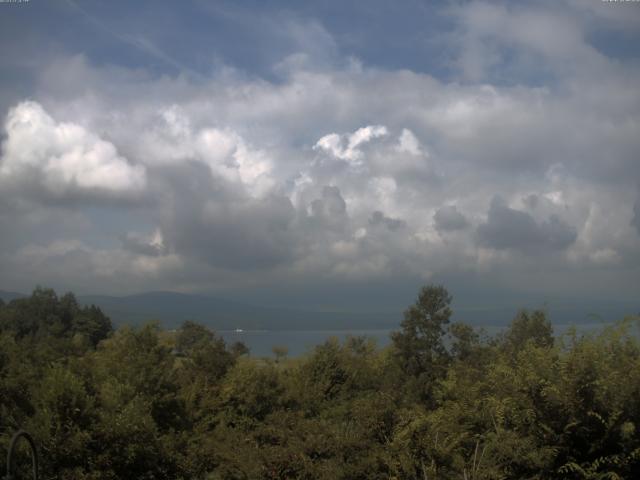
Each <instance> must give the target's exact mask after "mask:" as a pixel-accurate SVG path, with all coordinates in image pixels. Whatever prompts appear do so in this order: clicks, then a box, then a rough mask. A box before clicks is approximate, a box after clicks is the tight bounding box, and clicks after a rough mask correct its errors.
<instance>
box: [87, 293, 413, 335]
mask: <svg viewBox="0 0 640 480" xmlns="http://www.w3.org/2000/svg"><path fill="white" fill-rule="evenodd" d="M78 301H79V302H80V303H82V304H85V305H86V304H95V305H97V306H99V307H100V308H101V309H102V310H103V311H104V312H105V313H106V314H107V315H109V316H110V317H111V319H112V320H113V322H114V323H115V324H116V325H120V324H140V323H144V322H146V321H149V320H158V321H160V323H161V324H162V325H163V326H164V327H166V328H175V327H178V326H179V325H180V324H182V322H184V321H185V320H193V321H197V322H200V323H203V324H205V325H207V326H209V327H212V328H214V329H217V330H235V329H243V330H260V329H264V330H296V329H299V330H313V329H338V330H340V329H352V328H363V329H364V328H390V327H393V326H395V325H397V324H398V322H399V319H400V315H397V316H396V318H392V317H393V316H391V315H389V314H386V313H350V312H347V313H343V312H314V311H305V310H295V309H286V308H272V307H260V306H254V305H249V304H244V303H239V302H234V301H230V300H224V299H220V298H216V297H209V296H205V295H193V294H184V293H176V292H148V293H141V294H136V295H127V296H123V297H115V296H108V295H86V296H79V297H78Z"/></svg>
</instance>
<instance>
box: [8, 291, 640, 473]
mask: <svg viewBox="0 0 640 480" xmlns="http://www.w3.org/2000/svg"><path fill="white" fill-rule="evenodd" d="M450 303H451V297H450V295H449V294H448V292H447V291H446V290H445V289H444V288H443V287H438V286H427V287H424V288H423V289H422V290H421V291H420V292H419V295H418V298H417V300H416V303H415V304H414V305H412V306H410V307H409V308H408V309H407V310H406V311H405V313H404V321H403V322H402V324H401V326H400V328H399V330H398V331H397V332H395V333H394V334H393V335H392V344H391V346H390V347H388V348H385V349H379V348H376V346H375V345H374V344H372V343H371V342H370V341H368V340H367V339H366V338H358V337H356V338H350V339H348V340H347V341H345V342H344V343H342V344H340V343H338V342H337V341H328V342H326V343H324V344H322V345H318V346H317V347H316V348H315V349H314V350H313V351H311V352H309V354H308V355H306V356H303V357H300V358H287V356H286V353H285V352H284V351H277V353H278V354H277V355H276V356H275V358H274V359H263V358H254V357H252V356H251V355H250V352H247V350H246V348H245V347H244V346H243V345H242V344H235V345H226V344H225V343H224V341H223V340H222V339H221V338H220V337H219V336H217V335H216V334H215V333H214V332H212V331H210V330H208V329H207V328H205V327H204V326H201V325H199V324H197V323H193V322H185V323H184V324H183V326H182V327H181V328H180V329H179V330H178V331H177V332H167V331H162V330H161V329H160V328H159V327H158V326H157V325H155V324H147V325H145V326H143V327H140V328H129V327H123V328H120V329H118V330H115V331H114V329H113V327H112V325H111V322H110V320H109V318H107V317H106V316H105V315H104V314H103V313H102V312H101V311H100V309H98V308H96V307H81V306H79V304H78V302H77V301H76V299H75V297H74V296H73V295H72V294H66V295H64V296H62V297H58V296H57V295H56V294H55V293H54V292H53V291H51V290H45V289H37V290H35V291H34V292H33V294H32V296H31V297H29V298H23V299H15V300H12V301H11V302H9V303H4V302H2V301H0V462H1V463H0V472H4V468H5V464H4V461H5V455H6V448H7V445H8V442H9V440H10V438H11V435H12V434H13V433H14V432H15V431H16V430H17V429H19V428H24V429H26V430H28V431H29V432H31V433H32V434H33V436H34V437H35V439H36V442H37V444H38V446H39V449H40V456H41V461H42V472H43V474H42V478H60V479H77V480H80V479H83V480H86V479H119V478H122V479H125V478H126V479H191V478H193V479H331V480H333V479H422V480H424V479H436V478H438V479H440V478H444V479H465V480H466V479H474V480H477V479H498V478H572V479H596V478H598V479H599V478H612V479H613V478H626V479H633V478H640V430H639V428H640V342H639V341H638V327H639V319H638V318H632V317H629V318H627V319H625V320H623V321H620V322H619V323H618V324H617V325H616V326H615V327H613V328H609V329H607V330H605V331H603V332H601V333H599V334H597V335H591V336H587V335H578V334H577V333H575V332H573V333H569V334H568V335H565V336H563V337H561V338H556V337H554V335H553V329H552V326H551V323H550V322H549V319H548V318H546V315H545V313H544V312H541V311H534V312H526V311H522V312H520V313H519V314H518V315H517V316H516V317H515V318H514V319H513V322H512V323H511V326H510V327H509V328H508V329H507V330H506V331H505V332H504V333H503V334H501V335H500V336H498V337H494V338H488V337H486V336H484V335H482V334H481V333H479V332H478V331H476V330H474V329H473V328H471V327H470V326H467V325H465V324H462V323H451V322H450V317H451V313H452V312H451V310H450V308H449V306H450ZM23 460H24V459H23ZM25 478H27V477H25Z"/></svg>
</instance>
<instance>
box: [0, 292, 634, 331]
mask: <svg viewBox="0 0 640 480" xmlns="http://www.w3.org/2000/svg"><path fill="white" fill-rule="evenodd" d="M26 296H27V295H25V294H22V293H18V292H10V291H3V290H0V298H1V299H3V300H4V301H5V302H9V301H11V300H14V299H16V298H23V297H26ZM77 298H78V301H79V302H80V303H81V304H83V305H91V304H93V305H97V306H98V307H100V308H101V309H102V310H103V312H104V313H105V314H107V315H108V316H109V317H110V318H111V320H112V321H113V323H114V324H115V325H116V326H118V325H126V324H128V325H141V324H143V323H146V322H148V321H152V320H157V321H159V322H160V324H161V325H162V326H163V327H164V328H168V329H172V328H177V327H178V326H180V325H181V324H182V323H183V322H184V321H185V320H193V321H196V322H199V323H202V324H204V325H207V326H209V327H210V328H213V329H215V330H235V329H242V330H367V329H378V328H379V329H393V328H398V326H399V324H400V322H401V320H402V311H401V310H399V311H398V312H397V313H388V312H332V311H306V310H301V309H288V308H276V307H263V306H256V305H251V304H245V303H241V302H236V301H231V300H225V299H221V298H217V297H213V296H207V295H196V294H186V293H177V292H162V291H159V292H146V293H139V294H135V295H126V296H113V295H78V296H77ZM528 303H529V304H524V305H522V307H523V308H525V307H526V308H529V309H534V308H541V307H542V306H544V305H541V304H540V303H534V302H528ZM546 309H547V310H548V312H549V315H550V320H551V322H552V323H554V324H576V325H579V324H588V323H608V322H612V321H615V320H619V319H621V318H623V317H624V316H625V315H631V314H638V312H639V311H640V307H639V305H638V304H637V303H635V302H603V301H601V302H596V301H591V302H588V303H585V302H571V301H568V300H564V301H562V300H556V301H554V302H549V304H548V305H547V306H546ZM453 311H454V314H453V319H452V320H453V321H463V322H466V323H468V324H471V325H474V326H501V325H507V324H508V323H509V322H510V321H511V319H513V317H514V316H515V314H516V313H517V311H518V308H517V307H513V306H494V307H485V308H480V307H461V306H456V305H455V304H454V305H453Z"/></svg>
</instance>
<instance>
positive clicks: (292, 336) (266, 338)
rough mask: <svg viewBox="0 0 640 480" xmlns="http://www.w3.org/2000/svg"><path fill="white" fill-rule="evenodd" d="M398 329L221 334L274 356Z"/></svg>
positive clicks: (384, 336)
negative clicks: (277, 352) (281, 351)
mask: <svg viewBox="0 0 640 480" xmlns="http://www.w3.org/2000/svg"><path fill="white" fill-rule="evenodd" d="M607 325H609V324H606V323H590V324H583V325H576V328H577V329H578V331H579V332H590V331H594V330H598V329H602V328H603V327H605V326H607ZM569 326H570V325H568V324H556V325H554V326H553V328H554V331H555V332H556V334H562V333H564V332H565V331H566V330H567V329H568V328H569ZM483 328H484V331H485V332H486V333H487V334H488V335H495V334H496V333H499V332H500V331H502V330H504V328H505V327H497V326H486V327H483ZM399 329H400V327H398V328H396V329H374V330H245V331H242V332H237V331H235V330H222V331H219V332H218V333H219V334H220V335H222V337H223V338H224V339H225V341H226V342H227V343H229V344H230V343H233V342H243V343H244V344H245V345H246V346H247V347H249V350H250V351H251V355H252V356H254V357H269V356H273V352H272V348H273V347H275V346H279V347H286V348H287V349H288V350H289V356H298V355H303V354H305V353H308V352H310V351H311V350H312V349H313V347H315V346H316V345H320V344H321V343H324V342H325V341H326V340H328V339H329V338H331V337H336V338H337V339H338V340H340V341H341V342H342V341H344V339H345V338H347V337H348V336H364V337H367V338H372V339H373V340H374V341H375V342H376V345H377V346H378V347H384V346H386V345H388V344H389V342H390V341H391V339H390V338H389V334H390V333H391V332H392V331H394V330H399Z"/></svg>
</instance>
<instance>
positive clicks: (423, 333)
mask: <svg viewBox="0 0 640 480" xmlns="http://www.w3.org/2000/svg"><path fill="white" fill-rule="evenodd" d="M450 304H451V295H450V294H449V292H448V291H447V290H446V289H445V288H444V287H443V286H441V285H427V286H424V287H422V289H421V290H420V293H419V295H418V299H417V300H416V303H415V304H414V305H412V306H410V307H409V308H408V309H407V310H405V312H404V320H403V321H402V323H401V324H400V326H401V327H402V330H401V331H400V332H393V333H392V334H391V339H392V341H393V345H394V347H395V353H396V358H397V360H398V361H399V363H400V367H401V368H402V370H403V371H404V372H405V373H406V374H408V375H410V376H413V377H415V378H416V379H418V385H420V388H421V389H422V393H421V396H422V397H423V398H424V397H425V396H426V397H429V396H430V391H431V388H432V384H433V381H434V380H436V379H439V378H442V377H443V376H444V374H445V371H446V366H447V363H448V358H449V357H448V354H447V350H446V348H445V346H444V342H443V336H444V334H445V325H447V324H448V323H449V318H450V317H451V309H450V308H449V305H450Z"/></svg>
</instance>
